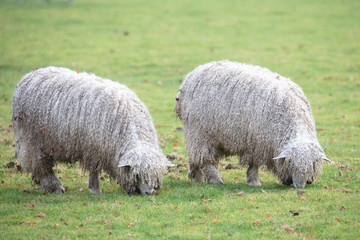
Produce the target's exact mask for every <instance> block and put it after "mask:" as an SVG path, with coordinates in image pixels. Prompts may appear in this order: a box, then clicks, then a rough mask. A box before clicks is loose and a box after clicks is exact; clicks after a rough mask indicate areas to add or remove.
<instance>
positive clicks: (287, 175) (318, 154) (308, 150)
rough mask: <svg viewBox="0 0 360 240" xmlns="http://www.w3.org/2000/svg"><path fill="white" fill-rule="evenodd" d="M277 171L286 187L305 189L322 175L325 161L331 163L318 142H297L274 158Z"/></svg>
mask: <svg viewBox="0 0 360 240" xmlns="http://www.w3.org/2000/svg"><path fill="white" fill-rule="evenodd" d="M273 160H274V165H275V171H276V173H277V175H278V177H279V178H280V180H281V181H282V183H283V184H285V185H290V184H292V183H293V184H294V187H296V188H304V187H305V185H306V184H313V183H314V182H315V179H316V178H317V176H318V175H320V173H321V169H322V165H323V160H325V161H330V160H329V159H328V158H327V157H326V156H325V154H324V152H323V150H322V149H321V147H320V145H319V144H318V143H316V142H295V143H291V144H288V145H287V146H286V147H285V149H284V150H283V151H282V152H281V153H280V154H279V155H278V156H277V157H274V158H273Z"/></svg>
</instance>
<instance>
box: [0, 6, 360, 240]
mask: <svg viewBox="0 0 360 240" xmlns="http://www.w3.org/2000/svg"><path fill="white" fill-rule="evenodd" d="M359 11H360V1H357V0H345V1H340V0H330V1H329V0H318V1H310V0H304V1H294V0H289V1H280V0H269V1H251V0H243V1H230V0H223V1H215V0H200V1H190V0H184V1H161V0H153V1H145V0H132V1H129V0H102V1H95V0H89V1H86V0H73V1H72V2H69V1H68V0H48V1H45V0H1V1H0V181H1V184H0V236H1V237H0V238H1V239H105V238H113V239H228V238H229V239H360V234H359V232H360V179H359V178H360V14H359ZM222 59H229V60H233V61H238V62H245V63H251V64H255V65H261V66H264V67H267V68H269V69H270V70H272V71H274V72H278V73H279V74H281V75H283V76H286V77H290V78H291V79H292V80H293V81H294V82H296V83H297V84H299V85H300V86H301V87H302V88H303V90H304V92H305V94H306V96H307V97H308V98H309V100H310V102H311V104H312V109H313V114H314V117H315V122H316V127H317V129H318V138H319V141H320V143H321V145H322V146H323V148H324V150H325V152H326V154H327V156H328V157H329V158H331V159H332V160H333V161H334V163H332V164H324V168H323V174H322V176H321V177H319V178H318V180H317V182H316V184H315V185H311V186H307V187H306V188H305V190H306V192H305V193H302V194H298V192H297V189H294V188H292V187H287V186H283V185H281V184H277V182H276V181H277V179H276V177H275V176H274V175H272V174H271V173H269V172H268V171H267V170H266V169H262V170H261V171H260V180H261V181H262V187H261V188H251V187H248V186H247V184H246V181H245V173H246V169H244V168H240V167H238V169H232V170H225V169H224V168H225V166H227V165H228V164H229V163H232V164H235V165H236V159H234V158H231V159H224V160H223V161H222V162H221V165H222V166H220V168H221V174H222V175H223V178H224V181H225V184H224V185H222V186H219V185H208V184H207V183H194V182H190V181H189V179H188V177H187V167H188V162H187V154H186V150H185V148H184V137H183V133H182V132H181V131H179V130H178V129H177V128H179V127H182V124H181V122H180V121H179V120H178V119H176V118H175V116H174V115H173V107H174V104H175V96H176V92H177V90H178V87H179V86H180V82H181V80H182V79H183V77H184V76H185V74H186V73H187V72H189V71H191V70H192V69H194V68H195V67H196V66H198V65H200V64H203V63H207V62H210V61H214V60H222ZM49 65H54V66H63V67H68V68H71V69H74V70H76V69H79V70H80V71H86V72H93V73H95V74H97V75H98V76H101V77H104V78H109V79H112V80H114V81H118V82H120V83H123V84H126V85H127V86H128V87H129V88H130V89H132V90H133V91H135V92H136V93H137V94H138V96H139V97H140V99H141V100H142V101H144V102H145V104H146V105H147V107H148V108H149V110H150V112H151V114H152V117H153V120H154V124H155V125H156V127H157V130H158V134H159V138H160V144H162V145H163V151H164V153H166V154H169V155H173V156H174V157H175V158H176V159H175V160H174V161H173V162H174V163H176V164H177V166H176V167H175V168H172V169H171V171H170V172H169V173H168V174H167V175H166V177H165V178H164V181H163V182H164V184H163V187H162V189H161V190H160V191H159V192H158V194H157V195H153V196H141V195H135V196H129V195H127V194H126V193H125V192H124V191H123V190H122V189H121V188H120V187H119V186H118V185H116V181H115V180H114V179H109V177H108V176H107V175H106V174H104V178H103V180H102V181H101V187H102V190H103V194H101V195H92V194H90V193H89V191H88V189H87V184H86V181H87V173H85V174H84V173H83V172H82V171H81V170H80V169H79V167H77V166H66V165H58V166H57V167H56V170H55V171H56V173H57V176H58V177H59V178H60V181H61V182H62V184H63V185H64V186H65V187H66V188H67V191H66V193H65V194H44V192H43V191H41V190H39V189H38V188H37V187H36V186H34V185H33V183H32V181H31V175H27V174H25V173H20V172H19V171H17V168H16V166H10V167H7V166H6V164H8V163H9V162H10V161H13V162H16V161H17V159H16V158H15V156H14V155H15V150H14V142H13V130H12V127H11V98H12V94H13V92H14V89H15V86H16V84H17V82H18V81H19V80H20V79H21V77H22V76H23V75H24V74H25V73H27V72H29V71H31V70H34V69H36V68H40V67H44V66H49ZM236 166H237V165H236ZM239 192H243V194H238V193H239ZM41 213H44V214H45V216H44V215H43V214H41ZM39 214H40V215H39Z"/></svg>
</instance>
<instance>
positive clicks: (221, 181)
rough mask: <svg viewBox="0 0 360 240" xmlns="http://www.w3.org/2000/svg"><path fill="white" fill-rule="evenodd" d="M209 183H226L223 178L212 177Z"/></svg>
mask: <svg viewBox="0 0 360 240" xmlns="http://www.w3.org/2000/svg"><path fill="white" fill-rule="evenodd" d="M208 183H210V184H224V181H223V180H222V179H221V178H211V179H208Z"/></svg>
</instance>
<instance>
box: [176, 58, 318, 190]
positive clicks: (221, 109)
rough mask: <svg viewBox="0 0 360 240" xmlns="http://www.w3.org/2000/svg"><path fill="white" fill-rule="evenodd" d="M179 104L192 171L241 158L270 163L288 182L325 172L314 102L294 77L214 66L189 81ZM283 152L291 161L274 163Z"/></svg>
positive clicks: (239, 65)
mask: <svg viewBox="0 0 360 240" xmlns="http://www.w3.org/2000/svg"><path fill="white" fill-rule="evenodd" d="M176 100H177V102H176V105H175V109H174V112H175V113H176V115H177V116H178V117H179V118H180V119H181V120H182V121H183V124H184V134H185V140H186V146H187V149H188V154H189V162H190V169H191V168H195V167H201V166H204V165H205V164H207V163H211V164H214V165H215V164H217V163H218V161H219V159H220V158H221V157H223V156H227V155H238V156H239V157H240V160H239V161H240V164H242V165H244V166H252V165H256V166H261V165H266V166H267V167H268V168H269V169H271V170H273V172H274V173H275V174H277V175H278V177H279V178H280V179H281V180H282V181H283V182H284V183H287V184H289V183H291V181H292V180H291V176H292V175H294V173H295V172H296V171H298V172H301V174H302V175H303V178H304V179H306V180H307V181H308V182H311V181H310V180H309V179H313V180H315V178H316V177H317V175H319V174H320V172H321V168H322V161H321V160H320V158H321V155H323V154H324V153H323V150H322V148H321V146H320V144H319V142H318V140H317V137H316V130H315V123H314V119H313V116H312V113H311V107H310V103H309V101H308V100H307V98H306V97H305V95H304V93H303V91H302V89H301V88H300V87H299V86H298V85H296V84H295V83H294V82H292V81H291V80H290V79H288V78H285V77H282V76H280V75H279V74H277V73H273V72H271V71H269V70H268V69H266V68H262V67H259V66H253V65H248V64H242V63H237V62H230V61H227V60H224V61H219V62H211V63H208V64H204V65H201V66H198V67H197V68H195V69H194V70H193V71H192V72H190V73H189V74H188V75H187V76H186V77H185V79H184V81H183V83H182V85H181V87H180V90H179V92H178V95H177V98H176ZM281 153H286V155H284V156H286V158H285V157H284V159H278V160H275V159H273V158H274V157H276V156H278V155H279V154H281ZM324 156H325V155H324ZM295 175H296V174H295Z"/></svg>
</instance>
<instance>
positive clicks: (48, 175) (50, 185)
mask: <svg viewBox="0 0 360 240" xmlns="http://www.w3.org/2000/svg"><path fill="white" fill-rule="evenodd" d="M52 168H53V161H52V159H50V158H49V157H46V156H45V157H40V158H38V159H37V160H36V161H34V162H33V166H32V169H33V172H32V179H33V180H34V182H35V184H37V185H38V186H39V187H40V188H41V189H44V190H45V191H47V192H55V193H64V192H65V188H64V187H63V186H62V185H61V183H60V181H59V179H58V178H57V177H56V176H55V173H54V171H53V169H52Z"/></svg>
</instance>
